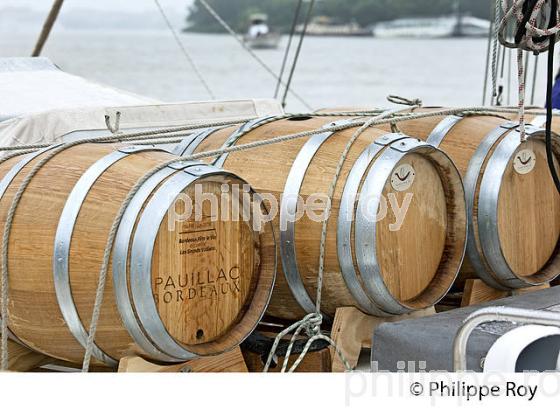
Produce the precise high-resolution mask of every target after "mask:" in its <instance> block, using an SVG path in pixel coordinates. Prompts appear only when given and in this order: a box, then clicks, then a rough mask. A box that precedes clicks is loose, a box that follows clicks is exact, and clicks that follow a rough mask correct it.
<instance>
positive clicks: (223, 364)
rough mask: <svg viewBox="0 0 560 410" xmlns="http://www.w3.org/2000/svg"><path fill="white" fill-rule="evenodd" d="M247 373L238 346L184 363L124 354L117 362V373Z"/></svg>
mask: <svg viewBox="0 0 560 410" xmlns="http://www.w3.org/2000/svg"><path fill="white" fill-rule="evenodd" d="M175 372H185V373H191V372H193V373H224V372H225V373H247V366H246V365H245V361H244V360H243V356H242V354H241V350H240V349H239V347H236V348H235V349H232V350H230V351H229V352H225V353H222V354H221V355H217V356H212V357H203V358H199V359H194V360H190V361H188V362H185V363H178V364H171V365H160V364H156V363H151V362H148V361H147V360H144V359H143V358H141V357H138V356H126V357H123V358H122V359H121V360H120V362H119V373H175Z"/></svg>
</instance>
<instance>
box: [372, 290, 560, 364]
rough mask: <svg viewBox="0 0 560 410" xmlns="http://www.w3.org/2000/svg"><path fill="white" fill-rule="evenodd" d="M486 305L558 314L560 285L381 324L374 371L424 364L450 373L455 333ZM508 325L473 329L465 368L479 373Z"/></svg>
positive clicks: (484, 326)
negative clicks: (547, 311)
mask: <svg viewBox="0 0 560 410" xmlns="http://www.w3.org/2000/svg"><path fill="white" fill-rule="evenodd" d="M487 306H509V307H516V308H521V309H537V310H544V309H546V310H553V311H560V286H557V287H554V288H551V289H546V290H541V291H537V292H532V293H527V294H525V295H521V296H515V297H510V298H506V299H502V300H499V301H495V302H489V303H484V304H480V305H478V306H474V307H468V308H461V309H455V310H450V311H448V312H444V313H438V314H437V315H433V316H429V317H425V318H421V319H413V320H404V321H402V322H396V323H385V324H383V325H381V326H379V327H378V328H377V329H376V330H375V331H374V333H373V335H374V339H373V340H374V343H373V348H372V363H374V365H375V366H374V369H375V368H377V369H378V370H381V371H391V372H395V371H398V370H402V366H403V364H404V365H405V369H406V370H407V371H418V370H419V369H418V367H419V363H420V362H425V364H426V369H425V370H426V371H433V370H445V371H452V370H453V353H452V346H453V339H454V338H455V334H456V333H457V330H458V329H459V327H460V326H461V323H462V322H463V320H465V318H466V317H467V316H468V315H469V314H471V313H472V312H474V311H476V310H478V309H480V308H482V307H487ZM512 326H513V325H512V324H509V323H505V322H491V323H488V324H486V325H483V326H480V327H479V328H477V329H476V330H475V331H474V332H473V333H472V335H471V337H470V339H469V343H468V345H467V365H468V368H469V369H470V370H474V371H481V370H482V369H481V367H480V364H481V360H482V358H483V357H485V356H486V353H487V352H488V350H489V349H490V347H491V346H492V344H493V343H494V342H495V341H496V339H498V337H500V336H501V335H503V334H504V333H506V332H507V331H508V330H511V329H512ZM399 362H401V363H400V365H399ZM409 362H410V363H409ZM412 366H415V368H414V367H412Z"/></svg>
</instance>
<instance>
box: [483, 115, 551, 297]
mask: <svg viewBox="0 0 560 410" xmlns="http://www.w3.org/2000/svg"><path fill="white" fill-rule="evenodd" d="M526 130H527V133H528V135H534V133H535V132H536V131H538V128H536V127H532V126H526ZM517 133H518V134H519V130H517ZM529 138H534V137H531V136H529ZM520 145H521V140H520V138H518V137H515V138H509V136H508V137H506V138H504V139H502V140H501V141H500V142H499V143H498V145H497V146H496V148H495V149H494V151H493V152H492V155H491V157H490V158H489V159H488V162H487V165H486V168H485V171H484V174H483V176H482V181H481V183H480V193H479V196H478V201H479V202H478V231H479V235H478V236H479V238H480V243H481V248H482V249H483V252H484V256H485V258H486V261H487V263H488V265H489V266H490V268H491V270H492V271H493V272H494V273H495V278H496V280H497V281H498V282H499V283H500V285H502V286H503V287H505V288H509V289H512V288H522V287H526V286H527V285H528V284H533V285H538V284H540V283H532V282H528V281H527V279H525V278H521V277H519V276H518V275H516V274H515V273H514V272H513V271H512V270H511V268H510V266H509V264H508V263H507V261H506V259H505V257H504V255H503V252H502V248H501V246H500V238H499V231H498V199H499V194H500V188H501V183H502V179H503V176H504V174H505V172H506V170H507V167H508V165H509V163H510V161H511V158H512V157H513V156H514V155H515V152H516V151H517V149H518V148H519V146H520ZM543 283H544V282H543Z"/></svg>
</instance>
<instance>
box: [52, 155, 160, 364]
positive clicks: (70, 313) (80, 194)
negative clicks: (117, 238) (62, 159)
mask: <svg viewBox="0 0 560 410" xmlns="http://www.w3.org/2000/svg"><path fill="white" fill-rule="evenodd" d="M144 151H164V150H163V149H160V148H154V147H149V146H130V147H124V148H121V149H119V150H117V151H114V152H111V153H110V154H108V155H106V156H104V157H103V158H101V159H99V160H98V161H97V162H95V163H94V164H93V165H92V166H90V167H89V168H88V169H87V171H86V172H84V174H83V175H82V176H81V177H80V179H79V180H78V182H76V185H75V186H74V188H73V189H72V191H71V192H70V194H69V195H68V198H67V200H66V203H65V205H64V208H63V210H62V213H61V215H60V219H59V221H58V226H57V230H56V235H55V240H54V255H53V256H54V257H53V275H54V288H55V292H56V298H57V300H58V305H59V307H60V311H61V313H62V316H63V317H64V320H65V321H66V325H67V326H68V329H69V330H70V332H71V333H72V335H73V336H74V337H75V338H76V340H77V341H78V342H79V343H80V344H81V345H82V346H83V347H84V348H85V347H86V345H87V339H88V331H87V330H86V328H85V327H84V325H83V323H82V320H81V319H80V315H79V313H78V310H77V308H76V305H75V302H74V297H73V294H72V289H71V285H70V273H69V257H70V244H71V242H72V235H73V233H74V227H75V225H76V221H77V219H78V215H79V213H80V210H81V209H82V205H83V203H84V200H85V199H86V197H87V195H88V194H89V192H90V190H91V188H92V187H93V185H94V184H95V182H96V181H97V180H98V179H99V177H100V176H101V175H102V174H103V173H104V172H105V171H107V169H109V167H111V166H112V165H114V164H115V163H117V162H118V161H120V160H121V159H123V158H126V157H128V156H129V155H131V154H134V153H138V152H144ZM92 354H93V355H94V357H95V358H96V359H98V360H100V361H102V362H104V363H107V364H109V365H112V366H116V365H118V362H117V361H116V360H115V359H113V358H111V357H110V356H109V355H108V354H106V353H105V352H103V350H101V348H99V346H97V345H96V344H95V343H94V345H93V353H92Z"/></svg>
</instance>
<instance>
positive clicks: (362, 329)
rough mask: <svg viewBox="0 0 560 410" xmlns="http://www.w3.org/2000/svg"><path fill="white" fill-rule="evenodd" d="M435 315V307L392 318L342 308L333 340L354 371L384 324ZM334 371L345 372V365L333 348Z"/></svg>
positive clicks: (335, 319) (336, 321)
mask: <svg viewBox="0 0 560 410" xmlns="http://www.w3.org/2000/svg"><path fill="white" fill-rule="evenodd" d="M433 314H435V309H434V308H433V307H430V308H427V309H424V310H419V311H416V312H412V313H410V314H407V315H401V316H392V317H386V318H381V317H373V316H368V315H365V314H364V313H362V312H360V311H359V310H358V309H356V308H353V307H341V308H338V309H337V310H336V314H335V316H334V322H333V326H332V331H331V338H332V339H333V341H334V342H335V343H336V345H337V346H338V348H339V349H340V351H341V352H342V354H343V355H344V357H345V359H346V360H347V361H348V364H349V365H350V367H351V368H352V369H354V368H355V367H356V365H357V364H358V359H359V357H360V352H361V351H362V349H363V348H370V349H371V347H372V343H375V336H374V330H375V329H376V328H377V326H379V325H381V324H383V323H392V322H398V321H401V320H406V319H415V318H420V317H425V316H431V315H433ZM331 357H332V371H333V372H344V371H346V368H345V366H344V363H343V362H342V361H341V360H340V357H339V356H338V354H336V352H335V351H334V349H333V348H331Z"/></svg>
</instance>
